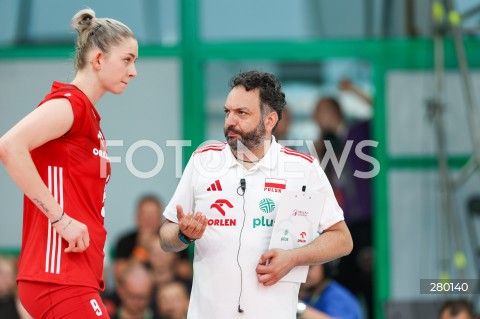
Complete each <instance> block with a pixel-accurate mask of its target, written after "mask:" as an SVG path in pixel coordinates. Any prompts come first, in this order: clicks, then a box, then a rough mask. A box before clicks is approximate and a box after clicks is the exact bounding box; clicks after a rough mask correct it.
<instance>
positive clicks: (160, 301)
mask: <svg viewBox="0 0 480 319" xmlns="http://www.w3.org/2000/svg"><path fill="white" fill-rule="evenodd" d="M155 300H156V304H157V311H158V319H185V318H187V311H188V303H189V300H190V294H189V292H188V288H187V287H186V286H185V285H184V283H183V282H181V281H172V282H169V283H166V284H164V285H162V286H161V287H160V289H158V291H157V294H156V298H155Z"/></svg>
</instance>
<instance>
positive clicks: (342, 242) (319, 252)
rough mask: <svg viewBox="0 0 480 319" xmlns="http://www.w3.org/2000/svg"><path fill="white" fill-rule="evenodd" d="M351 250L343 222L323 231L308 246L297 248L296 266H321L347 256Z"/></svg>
mask: <svg viewBox="0 0 480 319" xmlns="http://www.w3.org/2000/svg"><path fill="white" fill-rule="evenodd" d="M352 248H353V243H352V237H351V235H350V232H349V230H348V228H347V226H346V224H345V222H343V221H342V222H339V223H337V224H336V225H334V226H332V227H331V228H330V229H329V230H327V231H325V232H324V233H323V234H321V235H320V236H319V237H317V238H316V239H315V240H314V241H313V242H312V243H310V244H309V245H306V246H303V247H301V248H298V249H297V251H296V254H295V259H296V264H297V265H313V264H319V263H322V264H323V263H326V262H329V261H331V260H334V259H337V258H339V257H343V256H345V255H348V254H349V253H350V252H351V251H352Z"/></svg>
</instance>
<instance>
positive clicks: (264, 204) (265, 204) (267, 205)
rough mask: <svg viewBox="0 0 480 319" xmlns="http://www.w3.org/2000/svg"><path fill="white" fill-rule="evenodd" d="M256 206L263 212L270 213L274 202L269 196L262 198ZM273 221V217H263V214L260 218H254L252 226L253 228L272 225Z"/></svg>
mask: <svg viewBox="0 0 480 319" xmlns="http://www.w3.org/2000/svg"><path fill="white" fill-rule="evenodd" d="M258 208H260V210H261V211H262V212H263V213H264V214H270V213H271V212H273V210H274V209H275V202H274V201H273V200H271V199H270V198H264V199H262V200H261V201H260V203H259V204H258ZM274 223H275V220H274V219H273V218H265V216H262V217H261V218H254V219H253V225H252V226H253V228H257V227H273V224H274Z"/></svg>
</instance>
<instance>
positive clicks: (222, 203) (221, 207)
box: [208, 199, 237, 226]
mask: <svg viewBox="0 0 480 319" xmlns="http://www.w3.org/2000/svg"><path fill="white" fill-rule="evenodd" d="M229 208H233V205H232V203H230V202H229V201H228V200H227V199H217V200H216V201H215V203H213V204H212V205H210V209H214V210H216V211H217V212H219V213H220V214H222V216H225V215H226V211H225V210H226V209H229ZM208 226H237V220H236V219H234V218H211V219H209V220H208Z"/></svg>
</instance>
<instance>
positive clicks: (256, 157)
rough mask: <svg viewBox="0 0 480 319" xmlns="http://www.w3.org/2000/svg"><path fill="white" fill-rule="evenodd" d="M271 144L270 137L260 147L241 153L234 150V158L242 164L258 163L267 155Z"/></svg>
mask: <svg viewBox="0 0 480 319" xmlns="http://www.w3.org/2000/svg"><path fill="white" fill-rule="evenodd" d="M271 144H272V137H271V136H270V137H268V138H266V139H265V140H264V141H263V143H260V145H258V146H257V147H255V148H252V149H247V150H245V151H241V150H238V149H237V150H236V151H234V150H232V153H233V156H235V158H236V159H237V160H238V161H240V162H243V163H257V162H259V161H260V160H261V159H262V158H263V157H264V156H265V154H267V152H268V149H269V148H270V146H271Z"/></svg>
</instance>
